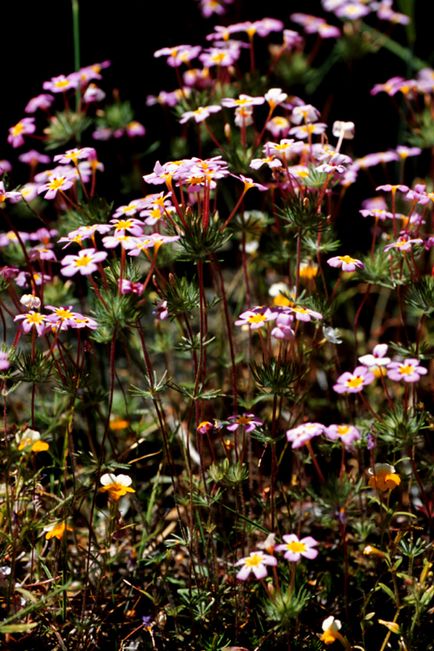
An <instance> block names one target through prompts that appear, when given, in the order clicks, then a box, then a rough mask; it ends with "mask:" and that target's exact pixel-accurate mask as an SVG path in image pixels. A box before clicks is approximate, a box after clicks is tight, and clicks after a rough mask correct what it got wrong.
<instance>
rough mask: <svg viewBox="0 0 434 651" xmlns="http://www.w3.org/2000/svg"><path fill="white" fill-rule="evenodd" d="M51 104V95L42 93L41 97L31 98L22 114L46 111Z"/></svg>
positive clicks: (52, 98) (52, 99)
mask: <svg viewBox="0 0 434 651" xmlns="http://www.w3.org/2000/svg"><path fill="white" fill-rule="evenodd" d="M53 102H54V97H53V96H52V95H48V94H47V93H42V94H41V95H37V96H36V97H32V99H31V100H30V101H29V102H28V104H27V105H26V108H25V109H24V112H25V113H36V111H37V110H38V109H41V110H42V111H46V110H47V109H49V108H50V106H51V105H52V103H53Z"/></svg>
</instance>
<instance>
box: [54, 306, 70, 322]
mask: <svg viewBox="0 0 434 651" xmlns="http://www.w3.org/2000/svg"><path fill="white" fill-rule="evenodd" d="M54 314H55V315H56V316H58V317H59V319H72V318H73V316H74V315H73V313H72V312H71V310H65V308H62V307H58V308H57V310H55V312H54Z"/></svg>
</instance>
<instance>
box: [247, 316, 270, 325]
mask: <svg viewBox="0 0 434 651" xmlns="http://www.w3.org/2000/svg"><path fill="white" fill-rule="evenodd" d="M266 320H267V317H265V316H264V315H263V314H254V315H253V316H249V317H248V318H247V321H248V322H249V323H264V322H265V321H266Z"/></svg>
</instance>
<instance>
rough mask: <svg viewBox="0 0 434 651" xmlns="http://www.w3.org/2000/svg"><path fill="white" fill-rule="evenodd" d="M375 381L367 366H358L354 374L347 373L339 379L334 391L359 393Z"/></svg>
mask: <svg viewBox="0 0 434 651" xmlns="http://www.w3.org/2000/svg"><path fill="white" fill-rule="evenodd" d="M374 379H375V376H374V375H373V373H371V372H370V371H369V370H368V369H367V368H366V367H365V366H357V368H355V369H354V371H353V372H352V373H349V372H348V371H346V372H345V373H343V374H342V375H340V376H339V377H338V379H337V382H336V384H335V385H334V386H333V389H334V390H335V391H336V392H337V393H359V392H360V391H363V388H364V387H365V386H368V384H371V382H373V381H374Z"/></svg>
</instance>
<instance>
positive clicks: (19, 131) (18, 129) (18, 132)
mask: <svg viewBox="0 0 434 651" xmlns="http://www.w3.org/2000/svg"><path fill="white" fill-rule="evenodd" d="M23 131H24V124H23V123H22V122H18V123H17V124H16V125H15V126H14V127H12V130H11V133H12V135H13V136H19V135H21V134H22V133H23Z"/></svg>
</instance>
